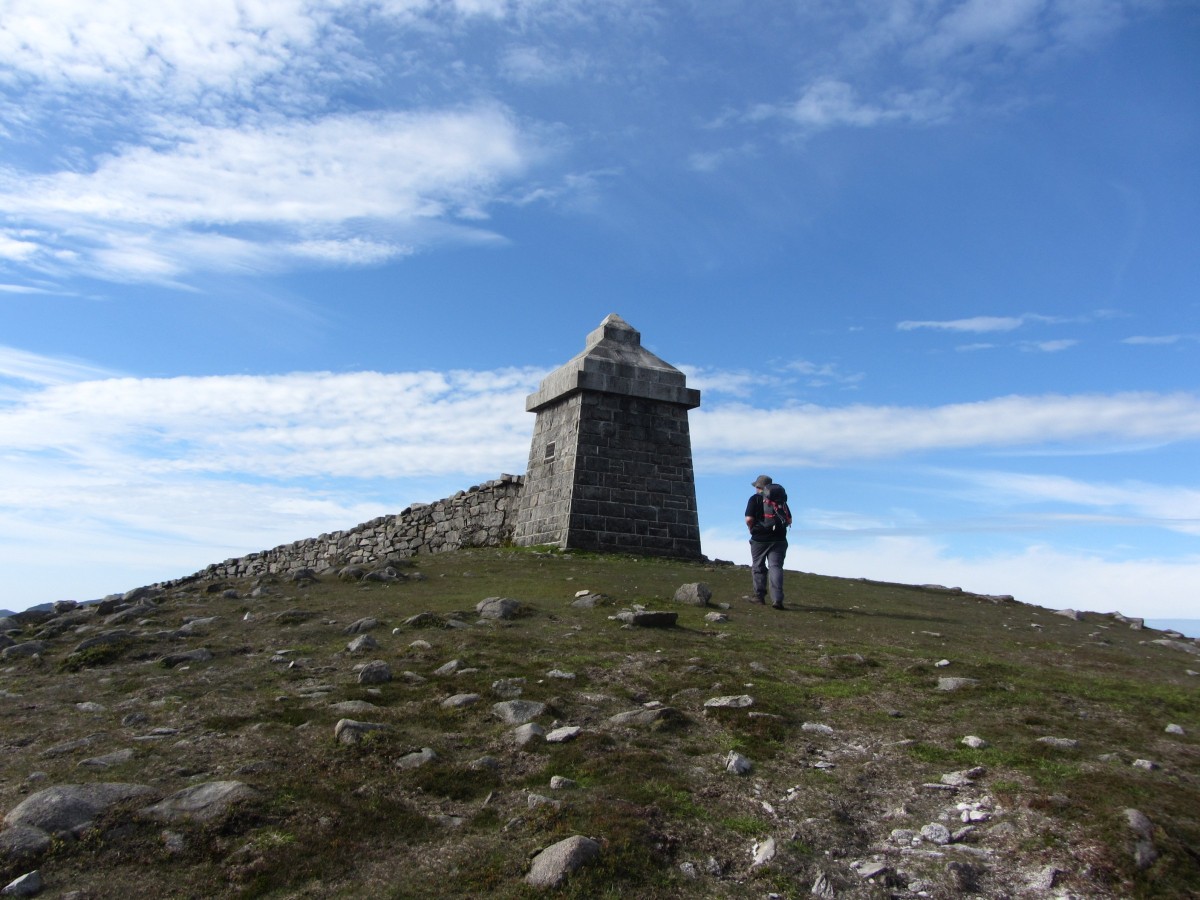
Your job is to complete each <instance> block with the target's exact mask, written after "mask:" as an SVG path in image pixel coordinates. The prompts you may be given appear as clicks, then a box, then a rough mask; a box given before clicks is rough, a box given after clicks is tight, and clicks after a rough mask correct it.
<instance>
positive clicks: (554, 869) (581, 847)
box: [525, 835, 600, 888]
mask: <svg viewBox="0 0 1200 900" xmlns="http://www.w3.org/2000/svg"><path fill="white" fill-rule="evenodd" d="M599 856H600V845H599V844H598V843H596V842H595V841H593V840H592V839H591V838H586V837H583V836H581V835H575V836H574V837H569V838H567V839H566V840H563V841H559V842H558V843H557V844H554V845H552V846H550V847H547V848H546V849H545V850H543V851H542V852H541V853H539V854H538V855H537V856H535V857H534V858H533V863H532V865H531V866H530V868H529V874H528V875H526V876H525V881H526V883H528V884H531V885H533V886H534V887H540V888H556V887H559V886H560V885H561V884H562V883H563V882H564V881H566V880H567V877H568V876H570V875H571V874H573V873H574V872H577V871H579V870H580V869H581V868H583V867H584V866H585V865H587V864H588V863H590V862H593V861H594V860H596V859H597V858H599Z"/></svg>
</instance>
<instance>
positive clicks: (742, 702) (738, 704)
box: [704, 694, 754, 709]
mask: <svg viewBox="0 0 1200 900" xmlns="http://www.w3.org/2000/svg"><path fill="white" fill-rule="evenodd" d="M704 705H705V706H706V707H707V708H709V709H743V708H744V707H747V706H753V705H754V698H753V697H751V696H750V695H749V694H738V695H736V696H730V697H713V698H711V699H709V700H705V701H704Z"/></svg>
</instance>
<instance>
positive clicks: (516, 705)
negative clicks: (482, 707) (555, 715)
mask: <svg viewBox="0 0 1200 900" xmlns="http://www.w3.org/2000/svg"><path fill="white" fill-rule="evenodd" d="M545 712H546V704H545V703H536V702H534V701H532V700H504V701H502V702H500V703H495V704H493V705H492V714H493V715H494V716H496V718H498V719H500V720H501V721H503V722H506V723H508V724H509V725H524V724H525V723H526V722H529V721H531V720H533V719H536V718H537V717H538V716H540V715H542V714H543V713H545Z"/></svg>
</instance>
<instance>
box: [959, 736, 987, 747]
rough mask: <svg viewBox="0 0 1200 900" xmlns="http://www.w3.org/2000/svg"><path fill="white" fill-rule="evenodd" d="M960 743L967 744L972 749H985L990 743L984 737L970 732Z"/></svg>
mask: <svg viewBox="0 0 1200 900" xmlns="http://www.w3.org/2000/svg"><path fill="white" fill-rule="evenodd" d="M960 743H963V744H966V745H967V746H968V747H970V748H971V749H972V750H983V749H984V748H985V747H987V745H988V742H987V741H985V740H984V739H983V738H981V737H978V736H976V735H973V734H968V735H967V736H966V737H965V738H963V739H962V741H961V742H960Z"/></svg>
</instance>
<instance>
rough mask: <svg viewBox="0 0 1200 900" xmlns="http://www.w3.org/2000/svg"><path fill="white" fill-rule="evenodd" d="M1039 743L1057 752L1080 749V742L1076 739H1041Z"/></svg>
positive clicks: (1038, 740)
mask: <svg viewBox="0 0 1200 900" xmlns="http://www.w3.org/2000/svg"><path fill="white" fill-rule="evenodd" d="M1037 742H1038V743H1039V744H1045V745H1046V746H1047V747H1053V748H1054V749H1055V750H1075V749H1077V748H1078V747H1079V741H1077V740H1075V739H1074V738H1060V737H1040V738H1038V739H1037Z"/></svg>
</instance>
